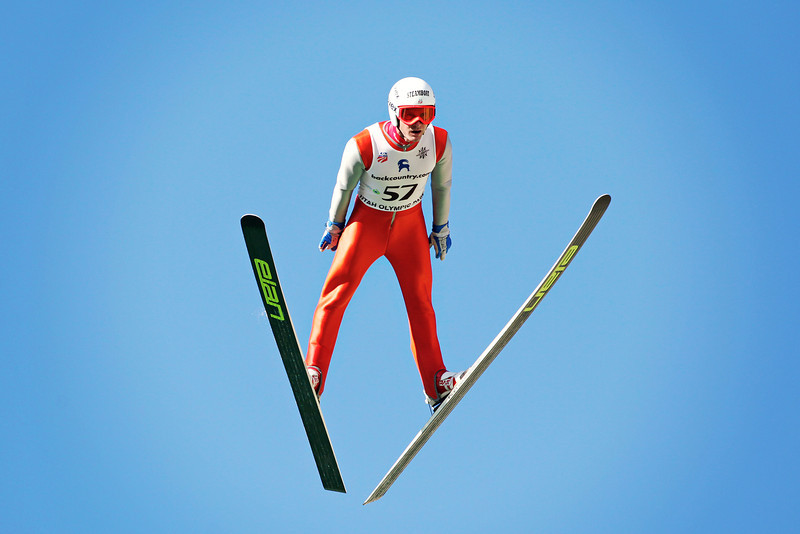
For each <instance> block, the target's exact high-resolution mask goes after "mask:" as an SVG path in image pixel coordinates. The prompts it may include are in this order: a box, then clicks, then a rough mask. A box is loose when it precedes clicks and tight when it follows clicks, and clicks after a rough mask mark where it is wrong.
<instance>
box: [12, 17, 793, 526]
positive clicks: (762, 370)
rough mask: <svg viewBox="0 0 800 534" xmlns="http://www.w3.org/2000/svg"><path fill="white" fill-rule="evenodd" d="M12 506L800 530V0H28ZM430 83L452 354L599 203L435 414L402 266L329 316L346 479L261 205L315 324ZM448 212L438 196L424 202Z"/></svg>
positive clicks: (33, 511)
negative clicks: (294, 341) (286, 357)
mask: <svg viewBox="0 0 800 534" xmlns="http://www.w3.org/2000/svg"><path fill="white" fill-rule="evenodd" d="M2 19H3V20H2V22H1V23H0V25H2V31H0V67H1V68H0V76H1V77H2V84H0V173H1V176H0V239H1V240H2V241H1V244H2V248H0V250H2V277H0V299H1V300H0V302H2V305H1V307H0V310H2V316H1V317H0V328H1V329H2V332H1V333H2V336H1V337H0V353H1V354H2V360H1V361H2V367H1V368H0V410H1V411H0V440H1V441H0V442H1V446H0V531H2V532H9V533H29V532H31V533H39V532H42V533H44V532H47V533H51V532H80V533H86V532H100V533H106V532H114V533H126V532H131V533H141V532H148V533H153V532H170V533H173V532H193V533H194V532H226V533H227V532H237V533H238V532H243V533H244V532H247V533H249V532H398V533H406V532H416V531H420V532H422V531H424V532H440V531H453V532H610V533H620V532H648V533H660V532H670V533H671V532H698V533H708V532H748V533H749V532H790V531H796V530H797V529H798V528H799V527H800V507H798V501H799V500H800V499H799V497H800V482H798V481H799V480H800V461H799V460H798V450H800V421H799V419H798V406H800V393H798V392H799V391H800V389H799V388H798V381H799V379H800V364H798V353H799V352H800V351H799V350H798V349H799V348H800V343H798V333H797V331H798V319H800V317H798V311H797V300H798V297H800V294H799V293H800V292H798V289H797V288H798V283H797V280H796V271H797V267H798V260H797V258H796V256H797V248H798V245H797V229H798V223H799V222H800V220H799V219H800V218H799V217H798V215H797V208H796V203H797V197H798V192H800V188H798V172H799V171H800V164H798V148H800V143H798V141H799V137H798V133H797V131H798V123H799V122H800V120H799V119H800V105H799V104H798V94H800V53H799V52H798V50H800V39H798V33H797V29H798V27H800V8H799V7H798V4H797V3H796V2H789V1H786V2H780V1H776V2H774V1H767V2H721V1H707V2H682V1H681V2H670V3H668V4H667V3H664V2H633V1H617V2H570V1H568V2H558V3H554V2H508V1H500V2H491V3H485V2H480V3H479V2H455V1H453V2H434V3H423V2H417V1H407V2H402V3H394V4H385V3H378V2H360V1H356V2H351V3H349V4H345V3H339V2H337V3H321V2H320V3H314V2H312V3H304V4H303V3H301V4H298V5H294V6H290V5H288V3H286V2H281V3H270V2H249V1H237V2H168V3H162V2H150V1H145V2H136V3H127V4H120V5H114V6H113V7H112V6H109V4H108V3H106V2H93V1H83V2H70V3H66V2H51V1H50V2H48V1H33V2H25V3H12V4H7V5H5V6H4V8H3V17H2ZM409 75H414V76H420V77H423V78H425V79H427V80H428V81H429V82H430V83H431V85H432V86H433V87H434V89H435V91H436V94H437V97H438V112H437V119H436V124H438V125H439V126H442V127H444V128H446V129H448V130H449V131H450V134H451V137H452V140H453V145H454V149H455V164H454V171H453V174H454V182H453V192H452V195H453V196H452V200H453V207H452V212H451V228H452V236H453V242H454V245H453V248H452V250H451V253H450V254H449V255H448V257H447V260H446V261H445V262H444V263H440V262H437V263H435V264H434V277H435V287H434V300H435V307H436V311H437V315H438V318H439V332H440V339H441V343H442V346H443V350H444V354H445V361H446V362H447V363H448V365H449V366H450V367H451V368H453V369H460V368H465V367H466V366H467V365H469V364H470V363H471V362H472V361H473V360H474V358H475V357H476V356H477V355H478V354H479V353H480V352H481V351H482V350H483V349H484V348H485V347H486V345H487V344H488V343H489V342H490V341H491V340H492V339H493V338H494V336H495V334H496V333H497V332H498V331H499V329H500V328H501V327H502V326H503V325H504V324H505V322H506V321H507V320H508V318H509V317H510V316H511V314H512V313H513V312H514V311H516V309H517V307H518V306H519V305H520V304H521V303H522V302H523V301H524V299H525V298H526V297H527V296H528V294H529V293H530V291H531V290H532V289H533V287H534V286H535V285H536V283H538V281H539V280H540V279H541V277H542V276H543V275H544V274H545V272H546V271H547V269H548V268H549V267H550V266H551V265H552V263H553V262H554V261H555V259H556V257H557V256H558V254H559V253H560V252H561V251H562V249H563V247H564V246H565V245H566V243H567V241H568V239H569V238H570V237H571V236H572V234H573V232H574V231H575V229H576V228H577V226H578V224H579V223H580V221H581V220H582V219H583V217H584V216H585V214H586V212H587V210H588V209H589V206H590V205H591V202H592V201H593V200H594V199H595V198H596V197H597V196H599V195H600V194H603V193H610V194H611V195H612V196H613V201H612V204H611V207H610V208H609V211H608V212H607V214H606V217H605V218H604V219H603V220H602V221H601V223H600V225H599V226H598V228H597V229H596V231H595V233H594V234H593V235H592V236H591V238H590V239H589V241H588V242H587V244H586V246H585V247H584V249H583V250H582V251H581V252H580V254H579V255H578V256H577V257H576V260H575V261H574V262H573V264H572V266H571V267H570V269H569V270H568V271H567V272H566V274H565V275H564V276H563V277H562V279H561V280H560V281H559V283H558V284H557V285H556V286H555V288H554V289H553V291H552V292H551V293H550V294H549V296H548V297H547V299H546V300H544V301H543V303H542V305H541V306H540V307H539V308H538V309H537V310H536V312H535V313H534V315H533V316H532V317H531V319H530V321H529V322H528V323H527V324H526V325H525V327H524V329H523V330H522V331H521V332H520V333H519V334H518V335H517V337H515V338H514V340H513V341H512V342H511V344H510V345H509V346H508V347H507V348H506V350H505V351H504V352H503V353H502V354H501V356H500V357H499V358H498V359H497V360H496V362H495V363H494V364H493V366H492V367H491V368H490V369H489V370H488V371H487V373H486V374H485V375H484V376H483V377H482V378H481V380H480V381H479V382H478V384H477V385H476V386H475V388H474V389H473V390H472V391H471V392H470V394H469V396H468V397H467V398H466V399H465V400H464V402H463V403H462V404H461V405H460V406H459V407H458V409H457V410H456V411H455V412H454V413H453V415H452V416H451V417H450V418H449V419H448V420H447V422H446V423H445V425H444V426H443V427H442V428H441V429H440V431H439V432H438V433H437V434H436V435H435V437H434V438H433V439H432V440H431V441H430V442H429V443H428V445H427V446H426V448H425V449H424V450H423V451H422V452H421V453H420V455H419V456H418V457H417V458H416V459H415V460H414V462H413V463H412V464H411V466H410V467H409V468H408V469H407V470H406V472H405V473H403V475H402V476H401V478H400V479H399V480H398V482H397V483H396V485H395V486H394V487H393V488H392V489H391V490H390V492H389V493H388V494H387V496H386V497H384V498H383V499H382V500H381V501H379V502H378V503H375V504H371V505H369V506H366V507H363V506H362V505H361V502H362V501H363V500H364V498H365V497H366V496H367V495H368V494H369V492H370V491H371V490H372V488H373V487H374V486H375V484H376V483H377V482H378V480H379V479H380V477H381V476H383V474H384V473H385V472H386V470H387V469H388V468H389V466H390V465H391V464H392V462H393V461H394V460H395V458H396V457H397V455H399V453H400V452H401V451H402V450H403V448H404V447H405V446H406V444H407V443H408V441H409V440H410V439H411V438H412V437H413V435H414V434H415V433H416V432H417V430H418V429H419V427H420V426H421V425H422V424H423V423H424V421H425V419H426V417H427V415H428V414H427V408H426V406H425V405H424V404H423V399H422V391H421V385H420V383H419V378H418V376H417V374H416V368H415V367H414V365H413V361H412V358H411V355H410V351H409V348H408V330H407V324H406V318H405V311H404V308H403V304H402V298H401V296H400V291H399V288H398V287H397V283H396V280H395V279H394V275H393V273H392V271H391V268H390V267H389V266H388V263H387V262H385V261H381V262H378V263H377V264H376V265H375V266H374V267H373V269H372V270H371V271H370V272H369V273H368V275H367V277H366V278H365V280H364V282H363V284H362V286H361V288H360V289H359V291H358V293H357V294H356V297H355V299H354V300H353V302H352V304H351V306H350V308H349V309H348V312H347V315H346V316H345V322H344V325H343V327H342V330H341V335H340V340H339V344H338V346H337V351H336V354H335V357H334V362H333V366H332V369H331V375H330V379H329V381H328V389H327V391H326V394H325V396H324V398H323V409H324V412H325V416H326V420H327V423H328V427H329V430H330V433H331V436H332V439H333V442H334V446H335V449H336V452H337V455H338V458H339V462H340V464H341V469H342V472H343V475H344V478H345V482H346V484H347V487H348V490H349V492H348V494H346V495H341V494H335V493H329V492H325V491H323V490H322V488H321V485H320V483H319V479H318V476H317V473H316V469H315V466H314V464H313V461H312V458H311V454H310V450H309V448H308V444H307V442H306V438H305V435H304V433H303V429H302V426H301V424H300V419H299V417H298V414H297V411H296V408H295V405H294V402H293V399H292V397H291V393H290V389H289V385H288V381H287V380H286V377H285V375H284V372H283V368H282V366H281V363H280V360H279V357H278V354H277V351H276V349H275V345H274V342H273V340H272V338H271V334H270V332H269V330H268V326H267V322H266V319H265V317H264V315H263V309H262V308H261V303H260V301H259V297H258V293H257V288H256V285H255V282H254V280H253V276H252V272H251V270H250V267H249V265H248V261H247V255H246V251H245V248H244V243H243V240H242V237H241V233H240V229H239V217H240V216H241V215H242V214H244V213H256V214H259V215H261V216H262V217H263V218H264V220H265V221H266V224H267V229H268V232H269V233H270V237H271V240H272V246H273V252H274V253H275V256H276V260H277V262H278V265H279V273H280V276H281V281H282V283H283V287H284V291H285V293H286V296H287V298H288V299H289V303H290V309H291V312H292V315H293V319H294V321H295V324H296V328H297V331H298V335H299V337H300V339H301V342H302V344H303V346H304V348H305V344H306V341H307V339H308V334H309V327H310V321H311V314H312V312H313V308H314V306H315V304H316V301H317V298H318V296H319V290H320V288H321V285H322V281H323V279H324V276H325V274H326V272H327V269H328V266H329V265H330V260H331V255H330V253H325V254H322V253H320V252H319V251H318V250H317V249H316V246H317V243H318V240H319V237H320V235H321V232H322V227H323V224H324V222H325V219H326V217H327V209H328V205H329V202H330V194H331V190H332V186H333V182H334V179H335V173H336V170H337V169H338V165H339V158H340V156H341V151H342V148H343V147H344V143H345V142H346V141H347V139H348V138H349V137H350V136H351V135H353V134H355V133H357V132H358V131H359V130H360V129H362V128H363V127H365V126H367V125H368V124H370V123H372V122H375V121H378V120H384V119H385V118H386V105H385V100H386V94H387V93H388V90H389V87H390V86H391V85H392V84H393V83H394V82H395V81H396V80H397V79H399V78H401V77H404V76H409ZM425 207H426V212H428V213H429V210H430V208H429V202H428V201H427V200H426V202H425Z"/></svg>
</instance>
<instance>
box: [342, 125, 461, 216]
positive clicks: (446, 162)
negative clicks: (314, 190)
mask: <svg viewBox="0 0 800 534" xmlns="http://www.w3.org/2000/svg"><path fill="white" fill-rule="evenodd" d="M452 169H453V161H452V147H451V145H450V139H449V138H448V135H447V131H446V130H444V129H442V128H438V127H436V126H431V127H429V128H427V129H426V130H425V133H424V134H423V136H422V139H421V140H420V141H419V142H418V143H415V144H412V145H402V144H401V140H400V138H399V137H398V136H397V130H396V129H395V128H394V126H392V124H391V123H390V122H389V121H385V122H378V123H375V124H373V125H371V126H369V127H367V128H366V129H364V130H363V131H362V132H360V133H359V134H358V135H356V136H354V137H353V138H351V139H350V140H349V141H348V142H347V144H346V145H345V148H344V153H343V154H342V164H341V166H340V167H339V173H338V175H337V178H336V186H335V187H334V189H333V198H332V199H331V209H330V213H329V217H330V220H332V221H335V222H344V221H345V219H346V217H347V210H348V207H349V205H350V200H351V197H352V195H353V191H354V190H355V188H356V186H357V185H358V186H359V187H358V197H359V199H360V200H361V201H362V202H363V203H364V204H366V205H367V206H369V207H371V208H374V209H377V210H381V211H403V210H406V209H409V208H412V207H414V206H416V205H417V204H419V202H420V201H421V200H422V195H423V193H424V191H425V186H426V184H427V182H428V176H430V178H431V193H432V200H433V224H434V225H439V224H444V223H446V222H447V220H448V218H449V214H450V185H451V182H452ZM359 184H360V185H359Z"/></svg>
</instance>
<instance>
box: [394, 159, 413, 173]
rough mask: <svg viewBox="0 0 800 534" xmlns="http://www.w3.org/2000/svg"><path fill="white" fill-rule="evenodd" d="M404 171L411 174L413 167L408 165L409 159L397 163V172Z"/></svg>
mask: <svg viewBox="0 0 800 534" xmlns="http://www.w3.org/2000/svg"><path fill="white" fill-rule="evenodd" d="M403 169H405V170H407V171H409V172H411V166H410V165H409V164H408V160H407V159H401V160H400V161H398V162H397V171H398V172H400V171H402V170H403Z"/></svg>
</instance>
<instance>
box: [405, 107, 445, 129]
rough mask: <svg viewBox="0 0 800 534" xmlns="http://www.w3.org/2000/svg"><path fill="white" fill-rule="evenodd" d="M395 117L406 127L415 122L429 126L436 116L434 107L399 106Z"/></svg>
mask: <svg viewBox="0 0 800 534" xmlns="http://www.w3.org/2000/svg"><path fill="white" fill-rule="evenodd" d="M397 116H398V117H399V118H400V120H401V121H403V122H404V123H406V124H408V125H411V124H414V123H415V122H417V121H420V122H421V123H422V124H430V123H431V122H432V121H433V118H434V117H435V116H436V106H401V107H399V108H398V114H397Z"/></svg>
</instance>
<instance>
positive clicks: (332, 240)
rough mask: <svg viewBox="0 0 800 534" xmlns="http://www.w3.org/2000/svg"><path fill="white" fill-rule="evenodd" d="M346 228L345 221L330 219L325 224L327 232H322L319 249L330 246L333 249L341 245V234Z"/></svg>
mask: <svg viewBox="0 0 800 534" xmlns="http://www.w3.org/2000/svg"><path fill="white" fill-rule="evenodd" d="M342 230H344V223H343V222H340V223H337V222H333V221H328V222H327V223H326V224H325V233H324V234H322V240H321V241H320V242H319V249H320V250H325V249H326V248H329V249H331V250H336V247H338V246H339V236H340V235H341V233H342Z"/></svg>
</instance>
